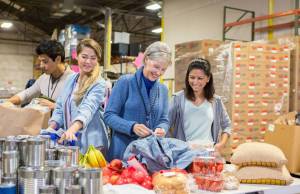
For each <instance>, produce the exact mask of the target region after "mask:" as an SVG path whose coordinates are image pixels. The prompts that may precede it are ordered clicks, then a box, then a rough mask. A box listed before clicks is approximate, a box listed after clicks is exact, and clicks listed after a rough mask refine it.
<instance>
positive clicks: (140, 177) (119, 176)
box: [102, 159, 153, 189]
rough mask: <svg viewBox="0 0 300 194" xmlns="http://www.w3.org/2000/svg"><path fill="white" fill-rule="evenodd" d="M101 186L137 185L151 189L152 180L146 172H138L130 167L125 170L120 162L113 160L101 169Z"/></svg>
mask: <svg viewBox="0 0 300 194" xmlns="http://www.w3.org/2000/svg"><path fill="white" fill-rule="evenodd" d="M102 173H103V184H107V183H110V184H112V185H123V184H138V185H140V186H142V187H144V188H146V189H152V188H153V185H152V178H151V176H149V174H148V173H147V171H146V170H138V169H136V168H134V167H132V166H129V167H127V168H125V167H124V166H123V163H122V161H121V160H118V159H114V160H112V161H111V162H110V163H109V164H108V165H107V166H106V167H104V168H103V169H102Z"/></svg>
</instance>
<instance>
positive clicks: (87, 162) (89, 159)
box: [79, 145, 106, 168]
mask: <svg viewBox="0 0 300 194" xmlns="http://www.w3.org/2000/svg"><path fill="white" fill-rule="evenodd" d="M79 164H80V165H82V166H84V167H85V168H104V167H105V166H106V160H105V158H104V156H103V154H102V153H101V152H100V151H99V150H97V149H96V148H95V147H94V146H93V145H90V146H89V148H88V150H87V152H86V154H85V155H83V156H82V157H81V158H80V160H79Z"/></svg>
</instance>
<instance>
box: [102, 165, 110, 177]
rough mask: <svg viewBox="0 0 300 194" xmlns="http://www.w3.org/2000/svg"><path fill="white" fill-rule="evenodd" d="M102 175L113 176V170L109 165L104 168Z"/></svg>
mask: <svg viewBox="0 0 300 194" xmlns="http://www.w3.org/2000/svg"><path fill="white" fill-rule="evenodd" d="M102 175H103V176H111V175H112V170H111V169H109V168H108V167H104V168H102Z"/></svg>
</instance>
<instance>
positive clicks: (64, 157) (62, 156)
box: [58, 148, 73, 166]
mask: <svg viewBox="0 0 300 194" xmlns="http://www.w3.org/2000/svg"><path fill="white" fill-rule="evenodd" d="M72 153H73V152H72V150H70V149H68V148H60V149H58V159H59V160H61V161H63V162H65V165H66V166H72Z"/></svg>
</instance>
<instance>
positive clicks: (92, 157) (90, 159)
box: [87, 146, 100, 168]
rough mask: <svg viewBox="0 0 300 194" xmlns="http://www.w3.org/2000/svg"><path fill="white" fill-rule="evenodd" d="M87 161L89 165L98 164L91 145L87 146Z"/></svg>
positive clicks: (96, 165)
mask: <svg viewBox="0 0 300 194" xmlns="http://www.w3.org/2000/svg"><path fill="white" fill-rule="evenodd" d="M87 161H88V163H89V165H90V166H91V167H94V168H97V167H99V166H100V165H99V164H98V161H97V157H96V155H95V153H94V151H93V148H92V147H91V146H89V149H88V151H87Z"/></svg>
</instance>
